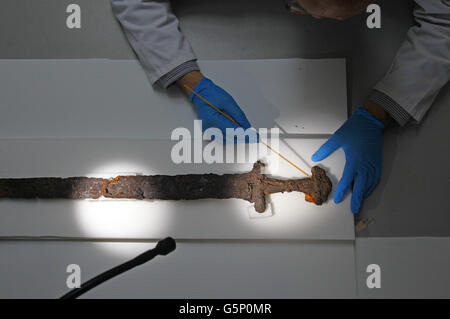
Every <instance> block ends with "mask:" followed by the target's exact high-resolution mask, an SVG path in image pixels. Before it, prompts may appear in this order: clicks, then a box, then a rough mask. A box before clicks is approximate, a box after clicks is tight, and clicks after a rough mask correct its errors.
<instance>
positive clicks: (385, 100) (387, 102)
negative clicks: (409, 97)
mask: <svg viewBox="0 0 450 319" xmlns="http://www.w3.org/2000/svg"><path fill="white" fill-rule="evenodd" d="M369 101H370V102H374V103H376V104H378V105H379V106H381V107H382V108H383V109H384V110H385V111H386V112H388V113H389V115H390V116H391V117H392V118H393V119H394V120H395V121H396V122H397V123H398V124H399V125H400V126H404V125H405V124H406V123H407V122H408V121H409V120H410V119H411V115H410V114H409V113H408V112H406V111H405V109H404V108H403V107H402V106H401V105H400V104H398V103H397V102H395V101H394V100H393V99H391V98H390V97H389V96H387V95H386V94H384V93H383V92H380V91H378V90H375V89H373V90H372V92H371V93H370V95H369Z"/></svg>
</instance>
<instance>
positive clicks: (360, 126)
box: [311, 107, 384, 214]
mask: <svg viewBox="0 0 450 319" xmlns="http://www.w3.org/2000/svg"><path fill="white" fill-rule="evenodd" d="M383 129H384V124H383V123H381V122H380V121H379V120H377V119H376V118H374V117H373V116H372V115H371V114H370V113H369V112H368V111H367V110H366V109H364V108H363V107H358V108H357V109H356V110H355V112H354V113H353V115H352V116H351V117H350V118H349V119H348V120H347V121H346V122H345V123H344V124H343V125H342V126H341V127H340V128H339V129H338V130H337V131H336V132H335V133H334V134H333V136H331V137H330V139H329V140H328V141H327V142H325V143H324V144H323V145H322V146H321V147H320V148H319V150H317V152H316V153H314V154H313V156H312V157H311V159H312V160H313V161H315V162H316V161H321V160H323V159H324V158H326V157H327V156H328V155H330V154H331V153H333V152H334V151H335V150H336V149H338V148H339V147H342V148H343V149H344V152H345V159H346V162H345V167H344V173H343V174H342V178H341V180H340V181H339V183H338V186H337V188H336V192H335V193H334V202H335V203H340V202H341V201H342V199H343V198H344V195H345V192H346V191H347V189H348V188H349V187H350V186H351V184H352V182H354V185H353V194H352V199H351V210H352V212H353V213H354V214H356V213H358V211H359V208H360V206H361V202H362V200H363V198H366V197H367V196H369V195H370V193H371V192H372V191H373V189H374V188H375V186H376V184H377V183H378V180H379V178H380V174H381V140H382V138H381V137H382V133H383Z"/></svg>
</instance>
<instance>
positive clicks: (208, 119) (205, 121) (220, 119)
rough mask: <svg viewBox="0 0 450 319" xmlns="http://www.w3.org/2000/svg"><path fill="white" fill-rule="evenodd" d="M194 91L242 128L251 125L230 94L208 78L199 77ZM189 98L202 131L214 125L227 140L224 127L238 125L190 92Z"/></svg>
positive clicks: (235, 126)
mask: <svg viewBox="0 0 450 319" xmlns="http://www.w3.org/2000/svg"><path fill="white" fill-rule="evenodd" d="M194 91H195V92H196V93H197V94H199V95H200V96H202V97H203V98H204V99H206V100H207V101H208V102H210V103H211V104H212V105H214V106H216V107H217V108H219V109H220V110H222V111H223V112H224V113H226V114H228V115H229V116H231V118H233V119H234V120H235V121H236V122H237V123H239V124H240V125H241V127H242V128H244V129H248V128H250V127H251V124H250V122H249V121H248V120H247V117H246V116H245V114H244V112H243V111H242V110H241V109H240V108H239V106H238V105H237V103H236V101H235V100H234V99H233V98H232V97H231V95H230V94H228V93H227V92H225V90H223V89H222V88H221V87H219V86H217V85H215V84H214V83H213V81H211V80H210V79H207V78H203V79H201V80H200V82H198V83H197V85H196V86H195V88H194ZM189 100H190V101H191V102H192V103H193V104H194V106H195V108H196V110H197V115H198V118H199V119H200V120H202V127H203V131H205V130H206V129H208V128H210V127H216V128H218V129H220V130H221V131H222V134H223V137H224V141H229V140H226V129H227V128H238V127H239V126H237V125H236V124H234V123H233V122H231V121H230V120H229V119H227V118H226V117H225V116H223V115H222V114H220V113H219V112H217V111H216V110H214V109H213V108H212V107H211V106H210V105H209V104H207V103H206V102H205V101H203V100H202V99H201V98H199V97H198V96H197V95H195V94H194V93H192V92H191V94H190V95H189Z"/></svg>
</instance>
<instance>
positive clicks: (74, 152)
mask: <svg viewBox="0 0 450 319" xmlns="http://www.w3.org/2000/svg"><path fill="white" fill-rule="evenodd" d="M324 141H325V140H324V139H288V140H285V141H284V142H281V143H280V145H279V151H280V152H281V153H283V154H284V155H285V156H287V157H288V158H289V159H290V160H291V161H293V162H295V163H296V164H297V165H299V166H301V167H303V168H304V169H305V170H309V168H310V167H311V166H312V165H313V163H312V162H311V161H310V160H309V157H310V156H311V154H312V153H313V152H314V151H315V150H316V149H317V148H318V147H319V146H320V145H321V144H322V143H323V142H324ZM174 143H175V142H172V141H162V140H105V139H64V140H61V139H56V140H36V139H33V140H19V139H13V140H0V154H1V156H0V177H11V178H14V177H38V176H59V177H68V176H92V175H98V174H102V173H105V172H107V173H108V174H111V176H114V175H115V173H117V174H120V173H122V172H134V173H141V174H146V175H151V174H169V175H174V174H188V173H190V174H192V173H199V174H201V173H219V174H222V173H238V172H246V171H249V170H250V169H251V167H252V164H250V163H246V164H205V163H202V164H174V163H173V162H172V160H171V157H170V153H171V148H172V146H173V144H174ZM298 154H302V155H301V156H300V155H298ZM302 157H303V158H302ZM262 160H263V161H265V162H267V164H268V166H267V169H266V170H265V173H267V174H269V175H273V176H274V177H279V178H302V177H304V176H302V175H301V174H300V173H299V172H298V171H297V170H296V169H295V168H293V167H291V166H290V165H289V164H287V163H285V162H284V161H281V160H279V158H278V157H277V156H276V155H274V154H272V153H269V154H268V155H267V156H266V157H265V158H262ZM344 161H345V159H344V154H343V152H342V151H337V152H336V153H335V154H333V155H332V156H330V157H329V158H328V159H326V160H325V161H323V162H322V163H321V165H322V166H323V167H324V168H325V169H326V170H327V172H328V175H329V176H330V178H331V179H332V182H333V185H334V186H335V185H336V184H337V180H338V177H340V175H341V172H342V170H343V167H344ZM276 164H278V166H277V165H276ZM333 192H334V188H333V191H332V193H331V194H330V197H329V200H328V202H327V203H325V204H323V205H322V206H316V205H314V204H312V203H307V202H305V200H304V195H303V194H301V193H285V194H273V195H271V196H270V201H271V204H272V206H271V208H272V213H273V216H271V217H268V218H259V219H252V218H249V214H248V206H249V204H250V203H248V202H246V201H244V200H239V199H229V200H212V199H209V200H208V199H206V200H196V201H162V200H154V201H130V200H126V201H123V200H122V201H121V200H118V201H117V200H113V201H87V200H0V211H1V214H0V235H3V236H8V235H40V236H45V235H53V236H75V237H77V236H82V237H95V238H161V237H164V236H167V235H171V236H173V237H175V238H187V239H353V238H354V230H353V215H352V214H351V213H350V209H349V198H346V199H345V200H344V202H343V203H341V204H339V205H336V204H334V203H333V201H332V196H333Z"/></svg>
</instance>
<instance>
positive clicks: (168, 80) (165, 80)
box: [157, 60, 200, 88]
mask: <svg viewBox="0 0 450 319" xmlns="http://www.w3.org/2000/svg"><path fill="white" fill-rule="evenodd" d="M192 71H200V67H199V66H198V64H197V61H196V60H190V61H186V62H184V63H182V64H180V65H179V66H177V67H176V68H174V69H172V70H171V71H169V72H168V73H166V74H164V75H163V76H162V77H160V78H159V80H158V81H157V82H158V83H159V84H161V85H162V86H163V87H164V88H168V87H169V86H170V85H172V84H173V83H174V82H175V81H176V80H178V79H179V78H181V77H182V76H183V75H185V74H187V73H189V72H192Z"/></svg>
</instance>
